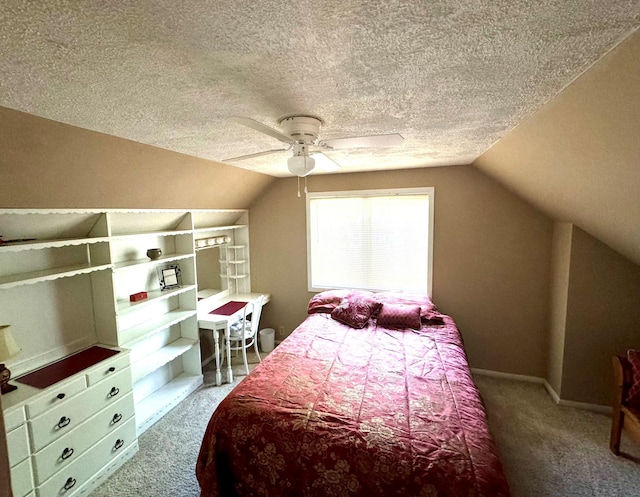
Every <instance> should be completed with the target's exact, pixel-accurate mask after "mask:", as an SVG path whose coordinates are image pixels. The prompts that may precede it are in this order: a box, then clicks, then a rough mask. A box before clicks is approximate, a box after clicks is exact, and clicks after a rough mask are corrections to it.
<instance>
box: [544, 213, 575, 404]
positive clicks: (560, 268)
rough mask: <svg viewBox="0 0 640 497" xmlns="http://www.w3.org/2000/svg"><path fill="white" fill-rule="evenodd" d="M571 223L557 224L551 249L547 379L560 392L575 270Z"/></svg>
mask: <svg viewBox="0 0 640 497" xmlns="http://www.w3.org/2000/svg"><path fill="white" fill-rule="evenodd" d="M572 233H573V226H572V225H571V224H570V223H560V222H556V223H554V225H553V244H552V250H551V295H550V297H551V300H550V301H549V367H548V370H547V381H548V382H549V384H550V385H551V388H553V389H554V390H555V392H556V393H557V394H558V395H560V392H561V390H562V366H563V362H564V344H565V331H566V327H567V301H568V298H569V273H570V269H571V264H570V262H571V235H572Z"/></svg>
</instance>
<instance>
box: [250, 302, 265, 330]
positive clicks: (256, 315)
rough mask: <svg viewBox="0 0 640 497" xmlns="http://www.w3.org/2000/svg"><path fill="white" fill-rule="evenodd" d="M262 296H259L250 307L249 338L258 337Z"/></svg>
mask: <svg viewBox="0 0 640 497" xmlns="http://www.w3.org/2000/svg"><path fill="white" fill-rule="evenodd" d="M263 301H264V295H260V297H258V298H257V299H256V300H254V301H253V302H252V303H251V305H252V307H253V310H252V314H251V336H254V337H255V336H258V328H259V327H260V315H261V314H262V305H263Z"/></svg>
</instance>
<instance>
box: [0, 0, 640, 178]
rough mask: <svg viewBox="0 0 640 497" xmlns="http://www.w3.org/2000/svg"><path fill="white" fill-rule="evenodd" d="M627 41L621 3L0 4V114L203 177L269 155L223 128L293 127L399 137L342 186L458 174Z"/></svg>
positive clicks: (349, 163)
mask: <svg viewBox="0 0 640 497" xmlns="http://www.w3.org/2000/svg"><path fill="white" fill-rule="evenodd" d="M639 24H640V16H639V6H638V2H637V1H629V0H607V1H601V0H573V1H571V0H542V1H531V0H499V1H498V0H474V1H462V0H458V1H446V0H441V1H428V2H427V1H400V0H395V1H394V0H381V1H367V0H360V1H355V0H340V1H337V0H327V1H325V0H323V1H320V2H318V1H315V2H311V1H306V0H302V1H298V2H289V1H278V0H260V1H255V0H252V1H238V0H226V1H223V0H218V1H214V2H211V1H196V0H186V1H180V2H176V1H175V0H153V1H152V0H136V1H122V0H120V1H117V2H115V1H114V2H96V1H71V0H69V1H63V0H34V1H15V0H4V1H3V2H2V9H0V43H1V45H2V50H1V51H0V82H1V87H0V105H2V106H5V107H10V108H13V109H17V110H21V111H25V112H28V113H31V114H35V115H38V116H43V117H46V118H49V119H53V120H56V121H61V122H64V123H69V124H73V125H76V126H80V127H82V128H87V129H91V130H95V131H100V132H103V133H108V134H111V135H115V136H119V137H123V138H128V139H131V140H135V141H138V142H142V143H146V144H150V145H154V146H157V147H161V148H165V149H169V150H175V151H178V152H182V153H185V154H189V155H194V156H197V157H202V158H206V159H213V160H222V159H225V158H227V157H234V156H238V155H243V154H250V153H255V152H260V151H263V150H269V149H273V148H278V147H279V146H280V145H281V144H280V143H279V142H278V141H277V140H275V139H273V138H270V137H267V136H264V135H262V134H260V133H258V132H256V131H254V130H251V129H248V128H245V127H243V126H240V125H238V124H235V123H232V122H230V121H229V120H228V117H229V116H233V115H237V116H245V117H251V118H253V119H255V120H257V121H260V122H262V123H264V124H266V125H268V126H272V127H277V126H278V121H279V119H281V118H283V117H285V116H288V115H292V114H311V115H316V116H319V117H320V118H322V119H323V121H324V126H323V128H322V130H321V137H322V138H325V139H328V138H338V137H346V136H358V135H370V134H382V133H400V134H401V135H403V136H404V137H405V141H404V143H403V144H402V145H401V146H399V147H395V148H388V149H375V150H371V149H358V150H351V151H349V152H331V153H329V154H328V155H330V156H331V157H332V158H333V159H334V160H335V161H337V162H338V163H339V164H340V165H341V166H342V170H343V171H353V170H359V171H366V170H372V169H385V168H406V167H423V166H437V165H450V164H469V163H471V162H472V161H473V160H474V159H475V158H476V157H477V156H479V155H480V154H481V153H483V152H484V151H485V150H487V149H488V148H489V147H490V146H491V145H492V144H493V143H494V142H496V141H497V140H498V139H499V138H500V137H502V136H503V135H504V134H506V133H507V132H508V131H509V130H510V129H511V128H513V127H514V126H515V125H516V124H517V123H518V122H520V121H521V120H522V119H523V118H524V117H525V116H527V115H528V114H530V113H532V112H533V111H535V110H536V109H538V108H539V107H540V106H541V105H543V104H544V103H545V102H546V101H548V100H549V99H550V98H551V97H553V96H554V95H555V94H556V93H558V92H559V91H560V90H561V89H562V88H564V87H565V86H566V85H567V84H569V83H570V82H571V81H572V80H573V79H574V78H575V77H577V76H578V75H579V74H580V73H581V72H583V71H584V70H585V69H587V68H588V67H589V66H590V65H591V64H593V63H594V62H595V61H596V60H597V59H598V58H600V57H601V56H602V55H603V54H604V53H606V52H607V51H609V50H610V49H611V48H613V47H614V46H615V45H616V44H617V43H619V42H620V41H621V40H622V39H623V38H624V37H625V36H627V35H628V34H629V33H630V31H631V30H632V29H634V28H635V27H637V26H638V25H639ZM289 155H290V154H289V153H285V152H282V153H278V154H273V155H269V156H266V157H260V158H256V159H252V160H246V161H242V162H234V163H233V165H236V166H240V167H246V168H248V169H253V170H257V171H260V172H264V173H267V174H272V175H274V176H284V175H288V174H289V173H288V171H287V169H286V159H287V158H288V157H289Z"/></svg>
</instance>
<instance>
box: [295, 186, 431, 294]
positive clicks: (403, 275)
mask: <svg viewBox="0 0 640 497" xmlns="http://www.w3.org/2000/svg"><path fill="white" fill-rule="evenodd" d="M433 198H434V189H433V188H415V189H397V190H366V191H353V192H324V193H320V192H314V193H308V194H307V242H308V243H307V250H308V254H307V266H308V278H309V291H315V292H317V291H322V290H326V289H328V288H358V289H366V290H403V291H407V292H422V293H427V294H428V295H431V279H432V278H431V274H432V262H433V257H432V251H433Z"/></svg>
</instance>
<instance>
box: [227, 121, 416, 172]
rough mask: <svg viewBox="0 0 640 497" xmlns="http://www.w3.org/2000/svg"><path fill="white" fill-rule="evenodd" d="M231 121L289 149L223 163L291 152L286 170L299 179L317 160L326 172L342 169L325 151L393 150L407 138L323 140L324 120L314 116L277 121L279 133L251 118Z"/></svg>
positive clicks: (244, 156) (237, 158)
mask: <svg viewBox="0 0 640 497" xmlns="http://www.w3.org/2000/svg"><path fill="white" fill-rule="evenodd" d="M230 119H231V121H233V122H235V123H238V124H241V125H243V126H246V127H248V128H251V129H253V130H255V131H259V132H260V133H264V134H265V135H268V136H271V137H272V138H275V139H276V140H279V141H281V142H283V143H285V144H286V145H287V147H286V148H278V149H273V150H265V151H264V152H257V153H254V154H248V155H241V156H238V157H231V158H229V159H224V160H223V162H227V161H237V160H244V159H251V158H254V157H260V156H262V155H268V154H272V153H277V152H283V151H288V150H292V151H293V156H292V157H290V158H289V159H288V160H287V167H288V168H289V171H290V172H291V173H292V174H295V175H296V176H298V177H304V176H307V175H308V174H309V173H311V171H313V170H314V168H315V165H316V159H317V160H318V162H322V164H323V167H324V169H325V170H330V171H331V170H333V171H335V170H337V169H339V168H340V166H339V165H338V164H337V163H336V162H335V161H333V160H332V159H331V158H329V157H328V156H327V155H325V154H324V153H323V152H325V151H331V150H345V149H352V148H374V147H391V146H394V145H400V144H401V143H402V141H403V140H404V138H403V137H402V136H401V135H399V134H397V133H391V134H384V135H371V136H352V137H347V138H334V139H330V140H321V139H320V137H319V135H320V126H321V125H322V119H320V118H318V117H315V116H305V115H302V116H289V117H285V118H282V119H280V121H278V124H279V125H280V127H281V128H282V131H278V130H276V129H274V128H271V127H269V126H267V125H265V124H262V123H260V122H258V121H255V120H253V119H250V118H248V117H238V116H234V117H231V118H230Z"/></svg>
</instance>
